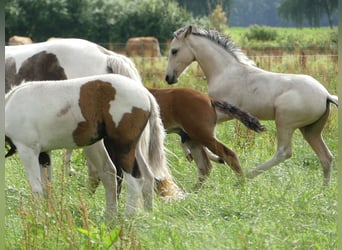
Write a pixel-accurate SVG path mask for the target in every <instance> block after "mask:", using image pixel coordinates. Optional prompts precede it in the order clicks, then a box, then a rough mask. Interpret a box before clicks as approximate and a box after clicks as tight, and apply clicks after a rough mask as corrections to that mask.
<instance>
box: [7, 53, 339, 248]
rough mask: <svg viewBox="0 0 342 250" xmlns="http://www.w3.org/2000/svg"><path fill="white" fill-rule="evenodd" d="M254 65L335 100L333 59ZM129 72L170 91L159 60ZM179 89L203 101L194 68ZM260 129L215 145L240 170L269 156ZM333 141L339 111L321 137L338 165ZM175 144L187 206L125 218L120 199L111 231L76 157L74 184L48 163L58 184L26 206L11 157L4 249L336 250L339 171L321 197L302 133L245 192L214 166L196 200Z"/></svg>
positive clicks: (270, 139) (231, 134) (173, 160)
mask: <svg viewBox="0 0 342 250" xmlns="http://www.w3.org/2000/svg"><path fill="white" fill-rule="evenodd" d="M253 60H255V61H256V62H257V63H258V65H259V67H261V68H264V69H267V70H272V71H281V72H291V73H303V72H304V73H306V74H310V75H312V76H313V77H315V78H317V79H318V80H320V81H321V82H322V84H323V85H325V86H326V87H327V88H328V90H329V91H330V92H331V93H336V88H337V86H336V85H337V71H338V69H337V63H336V61H335V60H332V58H331V56H324V55H320V56H315V55H314V56H307V58H306V64H305V67H304V65H303V64H302V63H301V62H302V61H301V59H300V55H285V56H284V55H283V56H282V57H281V58H275V57H263V56H255V57H253ZM135 62H136V64H137V67H138V68H139V71H140V72H141V74H142V77H143V79H144V83H145V84H146V85H148V86H157V87H167V86H166V84H165V83H164V81H163V72H164V69H165V66H166V59H165V58H162V59H157V60H154V61H153V62H151V61H150V60H148V59H141V58H136V59H135ZM178 86H188V87H192V88H196V89H198V90H200V91H203V92H206V91H207V86H206V81H205V79H204V76H203V74H202V72H201V70H200V69H199V68H198V66H197V65H196V64H193V65H191V66H190V67H189V68H188V69H187V71H186V72H185V73H184V74H183V75H182V77H181V78H180V82H179V84H178ZM174 87H176V86H174ZM263 123H264V124H265V126H266V127H267V132H265V133H262V134H256V133H253V132H250V131H248V130H247V129H245V127H243V126H242V125H241V124H240V123H238V122H236V121H230V122H226V123H222V124H219V125H218V126H217V137H218V138H219V139H220V140H221V141H223V142H224V143H225V144H226V145H228V146H229V147H230V148H232V149H233V150H234V151H235V152H236V153H237V154H238V156H239V158H240V161H241V164H242V166H243V168H244V169H245V170H247V169H249V168H252V167H254V166H256V165H257V164H259V163H262V162H264V161H265V160H267V159H268V158H270V157H271V156H272V155H273V153H274V150H275V128H274V124H273V123H272V122H263ZM337 136H338V127H337V110H336V109H335V108H332V114H331V116H330V118H329V121H328V124H327V126H326V128H325V130H324V137H325V139H326V142H327V144H328V145H329V147H330V149H331V150H332V153H333V154H334V156H335V157H336V156H337ZM178 144H179V138H178V137H177V136H176V135H168V136H167V140H166V146H167V148H168V149H169V150H171V151H172V153H170V154H169V155H168V161H169V165H170V168H171V171H172V174H173V175H174V177H175V179H176V181H177V183H178V184H179V185H180V186H181V187H182V189H183V190H184V191H185V192H186V193H187V196H186V197H185V198H184V199H182V200H179V201H173V202H170V203H165V202H164V201H163V200H161V199H159V198H155V206H154V210H153V211H152V212H149V213H148V212H144V211H141V212H139V213H138V214H137V215H136V216H133V217H125V216H124V202H125V189H124V190H123V193H122V195H121V200H120V206H119V216H118V219H117V221H116V222H115V223H114V224H111V225H106V224H105V223H104V222H105V221H104V217H103V215H104V205H105V200H104V189H103V187H102V186H100V187H99V189H98V190H97V192H96V193H95V194H94V195H92V196H91V195H89V194H88V192H87V188H86V184H87V173H86V167H85V160H84V157H83V155H82V152H81V150H76V151H75V153H74V154H73V158H72V165H73V167H74V168H75V169H76V170H77V174H76V175H75V176H72V177H65V176H64V172H63V162H62V158H63V157H62V156H63V151H61V150H58V151H55V152H54V153H53V163H54V164H53V165H54V175H55V179H54V183H53V185H51V187H50V188H49V192H48V197H49V199H47V200H37V199H36V198H34V197H32V195H31V192H30V189H29V185H28V182H27V178H26V176H25V172H24V169H23V167H22V164H21V162H20V160H19V159H18V157H17V156H14V157H12V158H9V159H7V160H6V208H7V211H6V219H5V223H6V236H5V238H6V242H5V246H6V249H108V248H111V249H336V242H337V238H336V237H337V236H336V235H337V234H336V228H337V225H336V221H337V220H336V219H337V214H336V211H337V179H336V177H337V173H336V169H334V170H333V172H332V179H331V185H330V186H329V187H327V188H323V187H322V179H323V177H322V170H321V167H320V163H319V160H318V159H317V157H316V156H315V154H314V153H313V152H312V150H311V148H310V147H309V146H308V145H307V143H306V142H304V140H303V139H302V137H301V135H300V134H299V133H295V135H294V139H293V147H294V148H293V156H292V158H291V159H289V160H287V161H286V162H284V163H282V164H280V165H279V166H277V167H274V168H273V169H272V170H270V171H268V172H266V173H264V174H263V175H261V176H258V177H257V178H255V179H253V180H251V181H248V182H247V183H246V184H245V185H242V186H241V185H237V180H236V177H235V175H234V173H233V172H232V171H231V169H230V168H229V167H228V166H224V165H219V164H215V163H213V169H212V172H211V175H210V177H209V179H208V181H207V182H206V184H205V186H204V187H203V188H202V189H200V190H198V191H196V192H195V191H194V190H193V186H194V184H195V182H196V180H197V169H196V166H195V164H194V163H193V162H191V163H189V162H187V160H186V159H185V157H184V155H183V153H182V150H181V148H180V147H179V145H178ZM110 246H111V247H110Z"/></svg>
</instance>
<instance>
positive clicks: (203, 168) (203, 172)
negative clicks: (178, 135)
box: [185, 140, 212, 189]
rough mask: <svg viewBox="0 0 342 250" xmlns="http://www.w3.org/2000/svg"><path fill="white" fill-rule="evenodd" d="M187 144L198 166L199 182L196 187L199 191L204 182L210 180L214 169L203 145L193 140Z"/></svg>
mask: <svg viewBox="0 0 342 250" xmlns="http://www.w3.org/2000/svg"><path fill="white" fill-rule="evenodd" d="M185 144H186V146H187V147H188V148H189V150H190V152H191V155H192V157H193V159H194V161H195V163H196V165H197V169H198V181H197V183H196V185H195V189H198V188H200V187H201V186H203V184H204V182H205V181H206V179H207V178H208V176H209V174H210V171H211V169H212V165H211V162H210V160H209V157H208V155H207V153H206V151H205V149H204V147H203V145H202V144H200V143H198V142H195V141H192V140H188V141H186V142H185Z"/></svg>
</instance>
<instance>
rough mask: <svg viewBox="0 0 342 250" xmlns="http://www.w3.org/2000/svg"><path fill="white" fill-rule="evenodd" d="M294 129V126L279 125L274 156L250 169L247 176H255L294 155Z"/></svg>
mask: <svg viewBox="0 0 342 250" xmlns="http://www.w3.org/2000/svg"><path fill="white" fill-rule="evenodd" d="M293 132H294V129H292V128H288V129H285V128H280V127H279V126H277V143H278V145H277V151H276V153H275V154H274V156H273V157H272V158H271V159H270V160H268V161H266V162H264V163H263V164H261V165H259V166H257V167H256V168H254V169H252V170H250V171H248V173H247V174H246V177H247V178H254V177H256V176H258V175H259V174H262V173H263V172H265V171H266V170H268V169H270V168H272V167H273V166H275V165H277V164H279V163H281V162H283V161H285V160H286V159H288V158H290V157H291V155H292V148H291V141H292V135H293Z"/></svg>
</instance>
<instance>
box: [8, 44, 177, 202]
mask: <svg viewBox="0 0 342 250" xmlns="http://www.w3.org/2000/svg"><path fill="white" fill-rule="evenodd" d="M5 57H6V91H7V90H9V89H10V88H11V86H15V85H19V84H20V83H21V82H22V81H32V80H62V79H71V78H77V77H84V76H90V75H99V74H106V73H117V74H121V75H125V76H127V77H130V78H132V79H134V80H137V83H139V84H141V85H142V83H141V78H140V75H139V73H138V71H137V69H136V68H135V66H134V64H133V63H132V61H131V60H130V59H129V58H127V57H125V56H122V55H119V54H116V53H114V52H112V51H109V50H106V49H105V48H103V47H101V46H99V45H97V44H94V43H92V42H89V41H86V40H82V39H58V40H53V41H49V42H43V43H36V44H32V45H21V46H6V47H5ZM150 127H151V126H146V128H145V130H144V133H143V135H142V140H141V141H140V142H139V143H140V144H141V145H140V148H141V150H142V152H143V154H144V156H145V159H146V160H147V163H148V166H149V167H151V169H146V170H145V171H142V172H150V171H152V173H153V176H154V178H155V179H157V180H158V184H159V185H158V188H159V191H160V192H161V193H162V195H164V196H169V197H177V196H178V195H179V194H181V190H180V189H179V187H178V186H177V185H176V183H175V182H174V180H173V178H172V176H171V173H170V171H169V168H168V167H167V164H166V158H165V152H163V151H159V152H160V155H159V156H156V155H155V154H153V153H151V150H152V151H153V150H154V147H153V145H151V144H150V143H149V141H150V140H149V137H150V134H151V133H150V131H149V130H150ZM153 132H154V133H161V134H160V138H161V140H162V141H163V139H162V138H163V136H164V134H163V126H162V124H160V125H159V127H158V128H157V129H155V131H153ZM84 153H85V156H86V158H87V165H88V168H89V169H90V170H89V171H90V172H91V171H95V170H96V168H97V167H100V166H95V165H94V164H96V163H95V162H96V160H93V159H92V158H94V159H98V160H99V159H100V158H101V157H100V156H103V155H105V150H104V149H103V145H102V143H95V144H93V145H91V146H88V147H87V148H86V149H85V148H84ZM152 156H153V157H152ZM101 164H110V163H109V162H103V161H101ZM50 178H51V176H50ZM97 184H98V182H97V181H96V180H93V182H91V183H90V186H91V187H92V188H93V187H94V186H96V185H97ZM132 185H133V184H132ZM133 186H135V185H133Z"/></svg>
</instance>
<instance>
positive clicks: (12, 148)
mask: <svg viewBox="0 0 342 250" xmlns="http://www.w3.org/2000/svg"><path fill="white" fill-rule="evenodd" d="M5 142H7V143H8V145H9V146H10V149H9V150H8V151H7V153H6V155H5V158H6V157H10V156H11V155H13V154H15V153H16V152H17V148H16V146H15V145H14V144H13V142H12V141H11V139H10V138H8V137H7V136H5Z"/></svg>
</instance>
